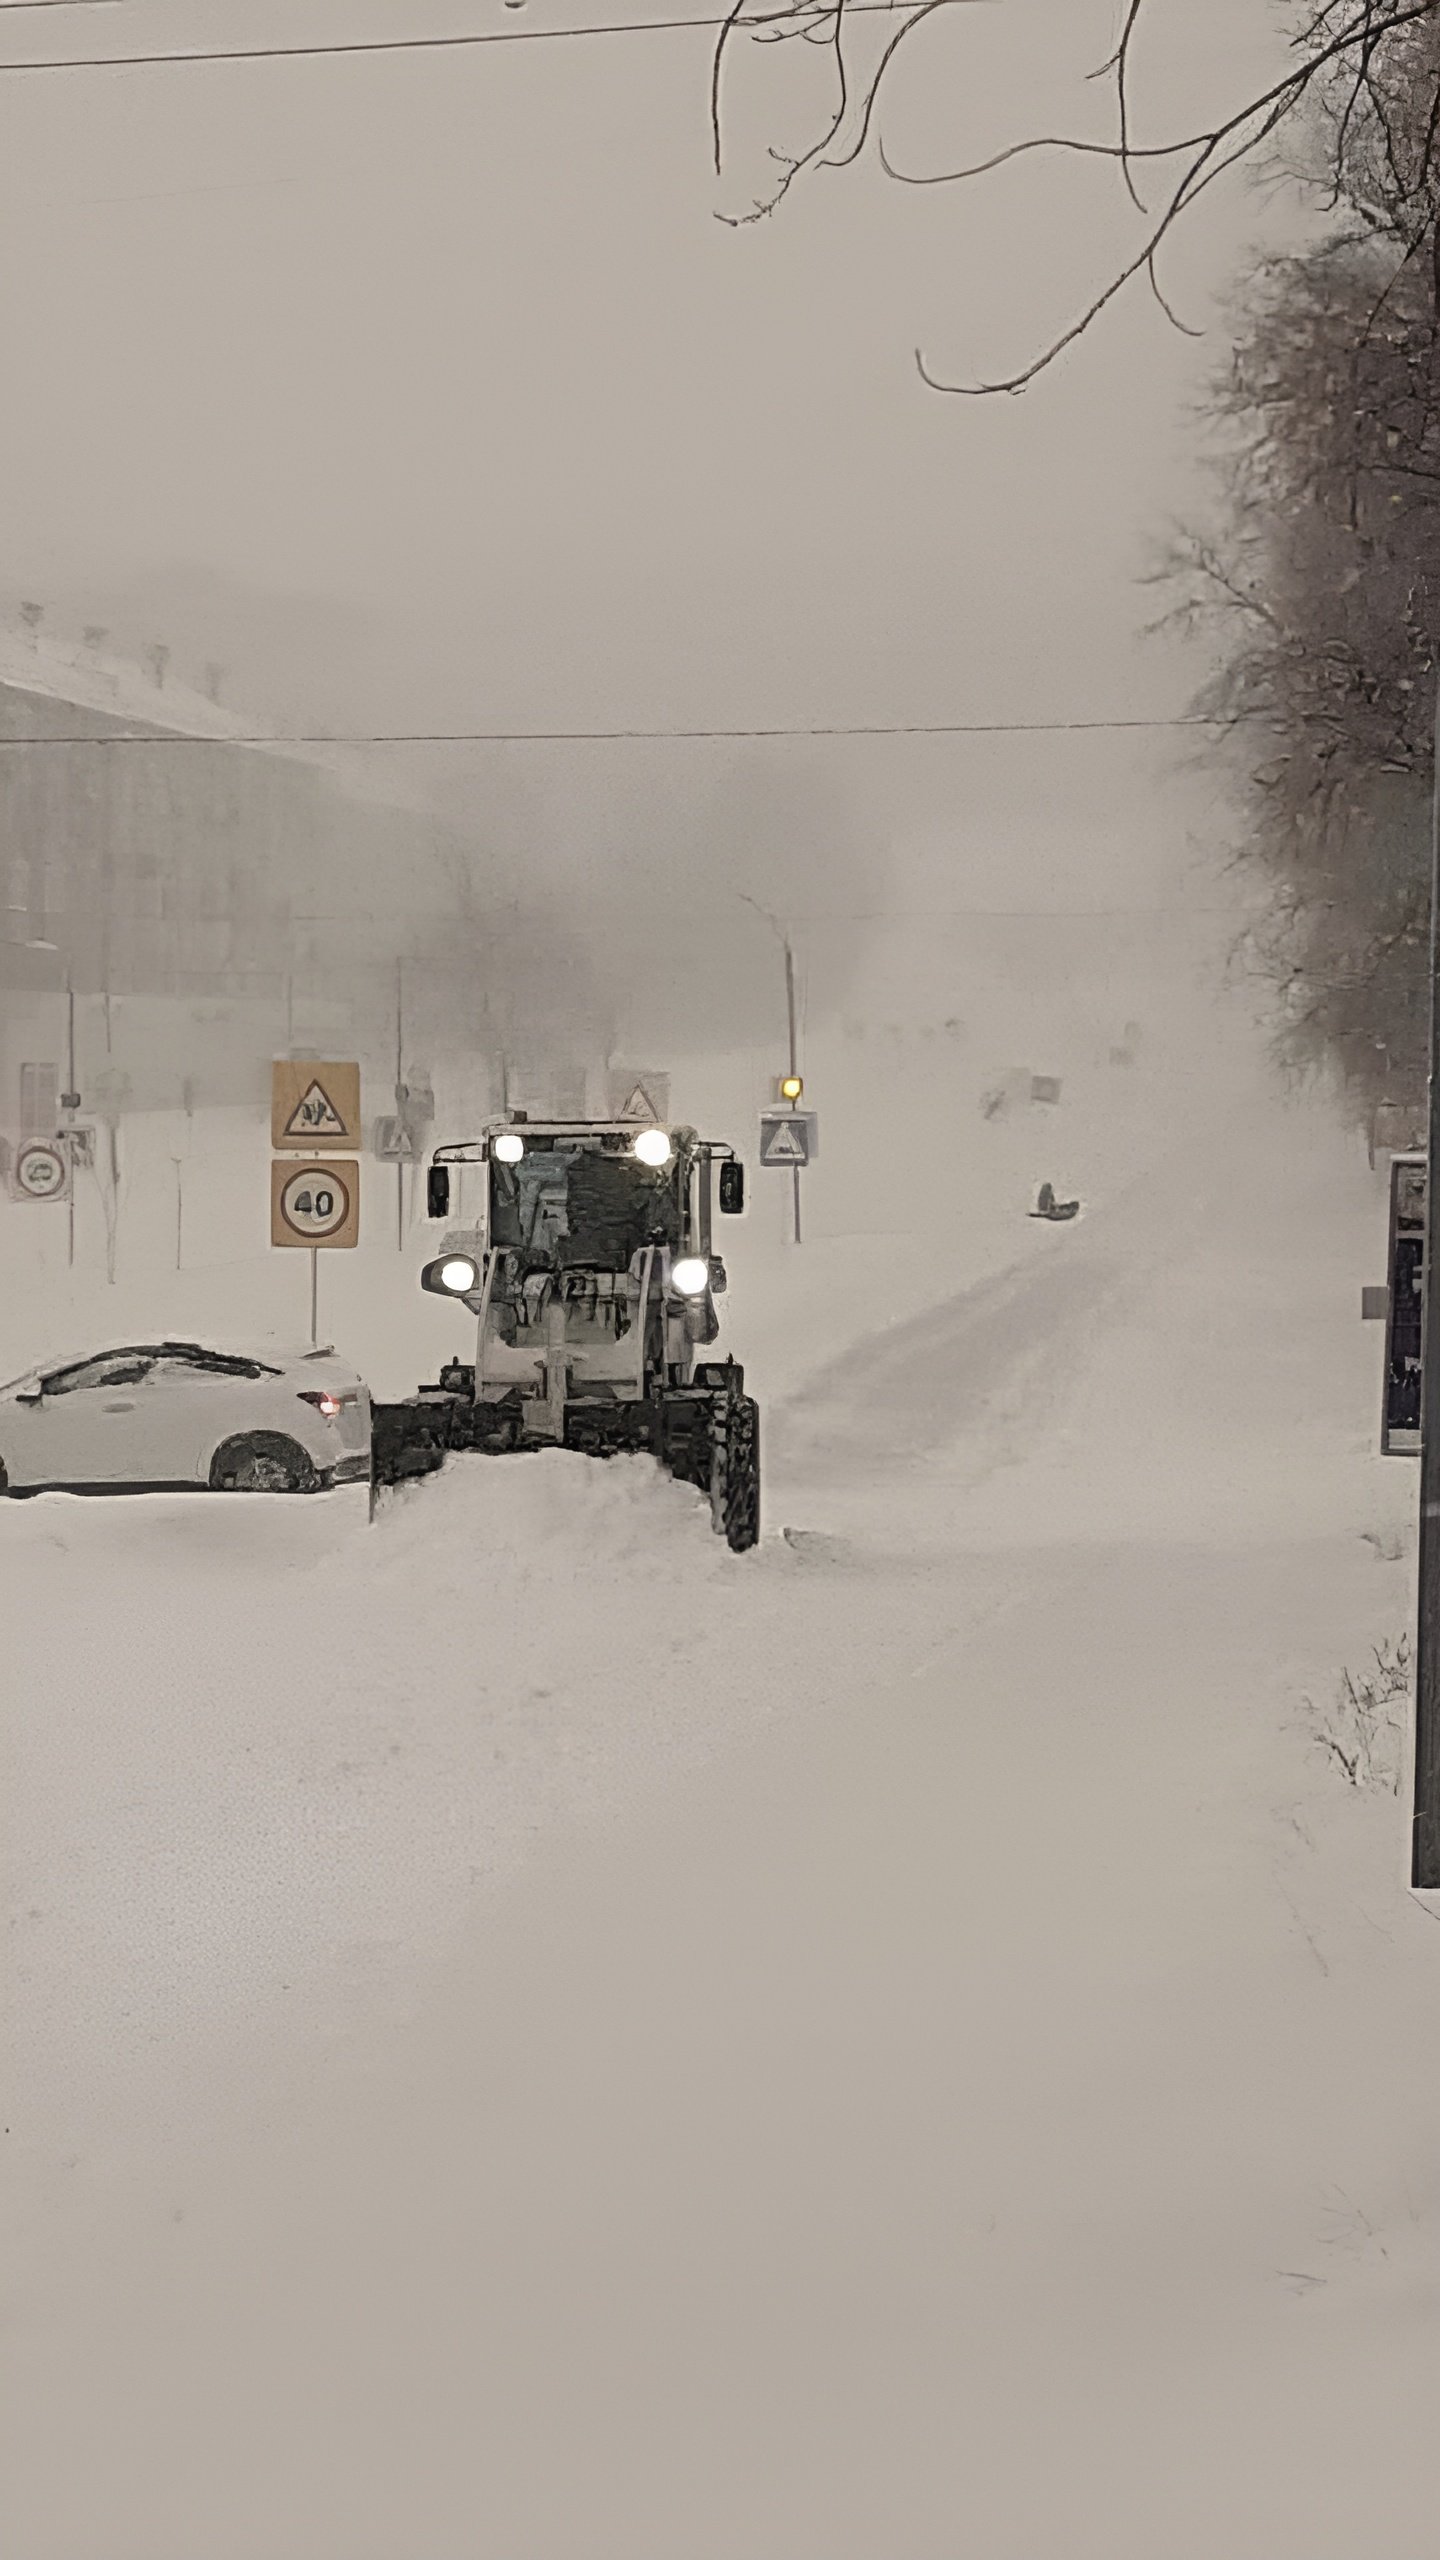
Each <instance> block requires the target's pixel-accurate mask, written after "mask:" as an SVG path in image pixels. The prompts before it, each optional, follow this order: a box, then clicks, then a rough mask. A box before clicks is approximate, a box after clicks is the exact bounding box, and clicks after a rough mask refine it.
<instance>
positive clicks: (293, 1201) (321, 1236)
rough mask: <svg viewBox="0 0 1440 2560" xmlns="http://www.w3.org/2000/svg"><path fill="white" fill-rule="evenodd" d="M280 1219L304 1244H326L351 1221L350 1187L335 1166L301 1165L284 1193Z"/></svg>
mask: <svg viewBox="0 0 1440 2560" xmlns="http://www.w3.org/2000/svg"><path fill="white" fill-rule="evenodd" d="M280 1215H281V1217H282V1219H283V1220H284V1222H285V1224H286V1226H287V1227H288V1228H289V1229H290V1232H291V1234H292V1235H296V1236H299V1237H300V1238H301V1239H302V1241H303V1242H304V1243H306V1244H324V1243H325V1241H326V1239H327V1238H328V1237H330V1236H334V1235H338V1234H339V1232H340V1229H341V1228H342V1227H343V1226H345V1225H346V1224H347V1222H348V1220H349V1216H350V1186H349V1183H348V1182H347V1181H346V1180H345V1177H344V1176H343V1175H342V1174H339V1173H337V1172H336V1171H335V1170H334V1168H333V1167H332V1166H329V1165H326V1166H325V1167H323V1168H322V1167H319V1166H316V1165H313V1164H311V1165H302V1166H301V1168H300V1170H299V1172H298V1173H292V1174H291V1175H290V1177H289V1179H288V1180H287V1181H286V1183H285V1184H284V1186H283V1188H282V1190H281V1193H280Z"/></svg>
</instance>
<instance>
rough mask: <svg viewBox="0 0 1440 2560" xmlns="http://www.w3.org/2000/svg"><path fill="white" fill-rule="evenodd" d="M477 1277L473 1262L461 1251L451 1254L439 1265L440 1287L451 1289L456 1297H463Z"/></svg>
mask: <svg viewBox="0 0 1440 2560" xmlns="http://www.w3.org/2000/svg"><path fill="white" fill-rule="evenodd" d="M479 1277H480V1274H479V1272H478V1271H477V1270H476V1268H475V1265H474V1263H473V1262H471V1261H470V1259H469V1257H468V1255H466V1254H463V1253H457V1254H452V1255H451V1257H450V1260H449V1261H448V1262H442V1263H441V1265H440V1286H441V1288H442V1289H450V1290H452V1291H453V1292H454V1294H455V1296H456V1297H457V1298H463V1297H465V1296H466V1295H467V1294H468V1292H469V1291H470V1290H471V1289H473V1288H474V1287H475V1284H476V1282H477V1281H478V1279H479Z"/></svg>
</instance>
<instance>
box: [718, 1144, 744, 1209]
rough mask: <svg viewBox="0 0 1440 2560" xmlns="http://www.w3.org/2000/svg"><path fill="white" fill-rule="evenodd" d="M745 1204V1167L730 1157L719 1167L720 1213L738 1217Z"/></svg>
mask: <svg viewBox="0 0 1440 2560" xmlns="http://www.w3.org/2000/svg"><path fill="white" fill-rule="evenodd" d="M744 1206H745V1167H744V1166H743V1164H741V1163H739V1162H738V1161H737V1159H736V1158H735V1157H733V1156H732V1157H731V1158H730V1159H729V1160H728V1161H727V1162H726V1163H725V1164H722V1166H721V1167H720V1214H721V1216H722V1217H723V1218H738V1217H739V1216H740V1213H741V1211H742V1210H743V1208H744Z"/></svg>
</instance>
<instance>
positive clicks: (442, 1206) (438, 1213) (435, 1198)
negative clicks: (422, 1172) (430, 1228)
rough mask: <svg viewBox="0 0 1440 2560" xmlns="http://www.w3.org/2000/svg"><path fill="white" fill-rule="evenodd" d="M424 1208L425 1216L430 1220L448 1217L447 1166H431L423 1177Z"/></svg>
mask: <svg viewBox="0 0 1440 2560" xmlns="http://www.w3.org/2000/svg"><path fill="white" fill-rule="evenodd" d="M425 1207H426V1211H427V1214H428V1215H429V1216H430V1217H432V1218H448V1217H449V1215H450V1168H449V1166H448V1165H445V1164H432V1166H431V1167H430V1170H429V1173H428V1174H427V1175H426V1177H425Z"/></svg>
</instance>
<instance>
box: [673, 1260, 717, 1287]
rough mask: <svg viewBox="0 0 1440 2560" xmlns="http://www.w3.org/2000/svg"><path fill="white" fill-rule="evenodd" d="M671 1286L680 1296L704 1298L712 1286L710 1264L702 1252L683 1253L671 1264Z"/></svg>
mask: <svg viewBox="0 0 1440 2560" xmlns="http://www.w3.org/2000/svg"><path fill="white" fill-rule="evenodd" d="M670 1286H671V1288H672V1289H673V1290H674V1291H675V1294H676V1296H677V1297H680V1298H703V1297H704V1295H705V1292H706V1290H707V1289H708V1288H709V1286H710V1265H709V1263H708V1262H707V1261H706V1259H705V1256H704V1255H703V1254H700V1253H685V1254H682V1255H681V1257H680V1260H679V1261H678V1262H675V1263H672V1264H671V1266H670Z"/></svg>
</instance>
